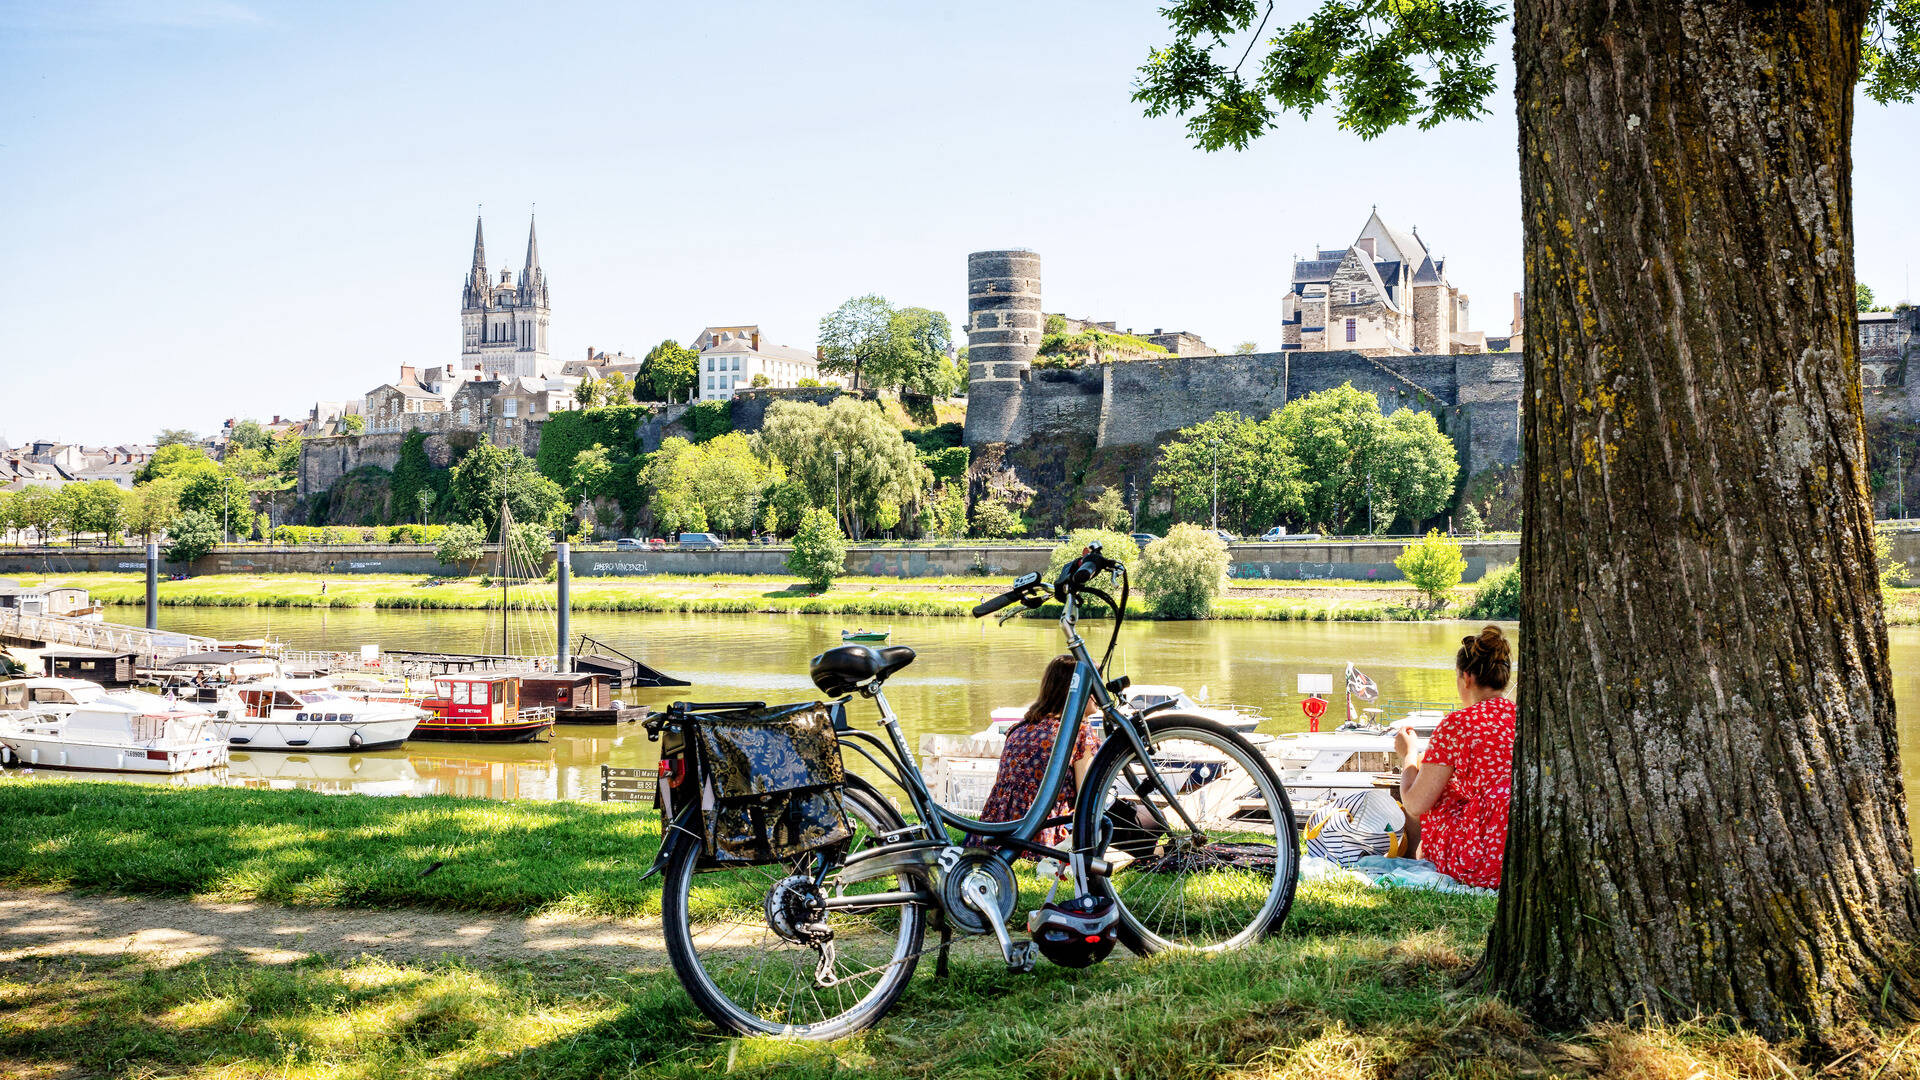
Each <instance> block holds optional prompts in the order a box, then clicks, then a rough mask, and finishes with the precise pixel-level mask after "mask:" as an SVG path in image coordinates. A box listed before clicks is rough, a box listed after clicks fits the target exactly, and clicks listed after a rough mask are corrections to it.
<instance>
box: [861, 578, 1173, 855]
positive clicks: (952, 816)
mask: <svg viewBox="0 0 1920 1080" xmlns="http://www.w3.org/2000/svg"><path fill="white" fill-rule="evenodd" d="M1078 615H1079V602H1078V599H1077V598H1076V597H1074V596H1071V595H1069V596H1068V598H1067V600H1066V610H1065V611H1063V612H1062V613H1061V616H1060V627H1061V629H1062V630H1064V631H1065V632H1066V636H1067V650H1068V652H1069V653H1071V654H1072V655H1073V657H1074V659H1075V660H1076V661H1077V663H1076V664H1075V667H1074V672H1073V681H1072V682H1071V683H1070V684H1069V685H1068V687H1067V702H1066V707H1065V709H1064V711H1063V712H1062V714H1061V723H1060V732H1059V734H1058V735H1057V736H1056V737H1055V739H1054V744H1053V752H1052V754H1051V755H1050V756H1049V757H1048V759H1047V768H1046V772H1045V774H1044V775H1043V776H1042V778H1041V781H1040V789H1039V792H1038V793H1037V794H1036V795H1035V796H1034V800H1033V805H1032V806H1029V807H1028V808H1027V812H1026V813H1025V814H1024V815H1022V816H1021V817H1020V818H1018V819H1017V820H1014V821H980V820H977V819H975V818H970V817H967V816H965V815H964V814H958V813H955V812H953V811H951V810H948V809H947V808H946V807H944V806H941V805H940V803H939V802H938V801H937V800H935V799H934V797H933V793H932V792H931V791H930V790H929V789H928V787H927V782H926V778H925V777H924V776H923V775H922V774H921V772H920V768H919V765H918V763H917V762H916V760H915V757H914V755H913V753H912V751H911V749H910V748H909V747H908V746H907V740H906V736H904V735H903V734H901V731H900V719H899V717H898V716H897V715H896V714H895V713H894V711H893V707H892V706H891V705H890V704H888V702H887V695H886V691H885V689H884V688H880V689H876V690H874V691H873V693H872V697H873V699H874V704H875V705H876V706H878V707H879V710H880V723H881V726H882V727H884V728H885V729H886V732H887V735H888V737H889V739H890V741H891V743H892V746H891V747H888V746H886V745H885V744H882V743H881V742H880V741H879V740H878V739H874V738H873V737H872V736H869V735H867V734H866V733H864V732H856V731H851V730H848V731H843V732H841V741H842V743H847V741H848V737H849V736H852V737H853V738H855V739H858V740H862V741H870V742H872V743H873V744H874V745H875V746H877V747H879V748H880V749H881V752H882V754H883V756H884V757H885V758H886V759H887V760H886V761H885V762H884V763H883V762H881V761H880V760H878V759H876V758H874V756H873V755H872V754H870V753H868V752H867V751H866V750H865V749H864V748H863V747H861V746H860V745H859V743H857V742H856V743H852V744H851V745H853V747H854V749H855V750H857V751H859V753H860V754H861V755H862V756H864V757H866V758H867V759H868V760H869V761H872V762H873V763H874V765H875V766H877V767H879V768H881V769H882V771H883V772H886V773H887V774H888V779H890V780H892V781H893V782H894V783H896V784H898V785H899V786H900V788H901V789H902V790H904V791H905V792H906V795H907V798H908V800H909V801H911V802H912V803H913V809H914V812H915V814H916V815H917V816H918V817H919V819H920V821H921V822H922V823H924V824H931V825H937V826H938V829H937V830H934V829H930V830H929V832H930V834H931V835H930V837H929V838H930V839H935V840H941V841H944V840H945V839H946V836H945V829H946V827H948V826H951V827H953V828H957V829H962V830H964V831H966V832H967V833H969V834H973V835H977V836H983V837H988V838H999V839H1006V840H1013V841H1016V842H1020V843H1031V841H1032V840H1033V838H1034V837H1035V836H1037V835H1039V833H1040V830H1041V829H1042V828H1043V827H1044V825H1045V823H1046V821H1047V820H1048V817H1049V815H1050V814H1051V812H1052V809H1053V806H1054V803H1055V801H1056V800H1057V799H1058V798H1059V795H1060V787H1061V785H1062V784H1064V783H1065V782H1066V778H1067V773H1068V770H1069V769H1071V768H1072V767H1073V757H1072V755H1073V750H1074V748H1075V747H1076V746H1077V745H1079V736H1080V725H1081V724H1083V723H1085V722H1086V712H1087V706H1088V704H1089V701H1091V702H1092V703H1094V704H1097V705H1098V706H1099V708H1100V712H1101V715H1102V717H1103V718H1104V719H1105V722H1106V730H1107V735H1108V737H1109V738H1112V737H1114V736H1115V735H1116V734H1123V735H1124V736H1125V737H1126V738H1127V739H1128V740H1129V741H1131V742H1132V743H1133V746H1134V751H1135V753H1136V754H1137V755H1138V756H1139V759H1140V760H1141V761H1148V760H1151V754H1150V753H1149V751H1148V748H1147V743H1146V731H1145V729H1144V728H1143V727H1142V726H1141V725H1140V724H1139V723H1137V722H1136V721H1135V720H1134V719H1133V717H1131V716H1129V715H1128V714H1127V713H1125V712H1123V711H1122V710H1121V709H1120V707H1119V703H1118V702H1117V701H1116V700H1115V698H1114V696H1113V693H1112V691H1110V690H1109V689H1107V685H1106V682H1105V681H1104V679H1103V678H1102V674H1101V671H1100V667H1099V665H1098V664H1096V663H1094V660H1093V656H1092V654H1091V653H1090V652H1088V650H1087V643H1086V641H1085V639H1083V638H1082V637H1081V636H1080V633H1079V631H1078V629H1077V628H1076V624H1077V622H1078ZM889 766H890V767H889ZM1146 782H1147V783H1148V784H1150V785H1152V786H1153V787H1157V788H1159V789H1160V790H1161V791H1162V792H1164V793H1165V794H1166V796H1167V802H1168V804H1169V805H1170V806H1171V807H1172V808H1173V809H1174V811H1175V812H1176V813H1177V814H1178V815H1179V816H1180V818H1181V819H1182V821H1184V822H1185V824H1186V826H1187V827H1188V828H1190V829H1197V826H1195V825H1194V823H1193V821H1192V820H1191V819H1190V818H1188V816H1187V813H1186V810H1185V809H1184V808H1183V807H1181V806H1180V804H1179V800H1178V799H1176V798H1174V797H1173V792H1171V791H1167V790H1166V785H1165V780H1164V779H1163V778H1162V777H1160V776H1159V775H1158V774H1157V773H1153V774H1152V776H1151V778H1150V779H1149V780H1148V781H1146ZM1152 812H1153V814H1154V816H1155V817H1161V814H1160V811H1159V810H1158V808H1154V809H1153V810H1152ZM1162 824H1166V822H1165V821H1164V819H1162ZM886 846H887V847H892V845H886ZM874 854H876V855H877V854H879V852H877V851H876V852H875V853H874ZM1070 854H1071V855H1072V858H1073V871H1074V875H1075V884H1076V885H1078V886H1079V887H1080V889H1081V891H1083V892H1084V891H1085V889H1086V880H1085V875H1086V873H1087V869H1088V867H1087V859H1088V856H1090V855H1092V854H1093V853H1092V852H1083V851H1073V852H1071V853H1070ZM1001 857H1002V858H1008V856H1007V855H1006V853H1005V852H1002V853H1001Z"/></svg>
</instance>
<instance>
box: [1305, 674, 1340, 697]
mask: <svg viewBox="0 0 1920 1080" xmlns="http://www.w3.org/2000/svg"><path fill="white" fill-rule="evenodd" d="M1297 678H1298V679H1299V692H1300V693H1302V694H1331V693H1333V676H1332V675H1307V674H1301V675H1299V676H1297Z"/></svg>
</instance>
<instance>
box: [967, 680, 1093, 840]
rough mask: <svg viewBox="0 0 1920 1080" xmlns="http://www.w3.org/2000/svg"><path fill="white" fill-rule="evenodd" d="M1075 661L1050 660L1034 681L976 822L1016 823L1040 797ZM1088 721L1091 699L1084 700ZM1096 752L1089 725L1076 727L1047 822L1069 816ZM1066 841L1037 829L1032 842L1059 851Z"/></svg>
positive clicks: (1063, 835) (1058, 832) (1056, 830)
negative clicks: (1034, 692)
mask: <svg viewBox="0 0 1920 1080" xmlns="http://www.w3.org/2000/svg"><path fill="white" fill-rule="evenodd" d="M1074 666H1075V661H1074V658H1073V657H1072V656H1066V655H1063V656H1056V657H1054V658H1053V661H1052V662H1051V663H1049V664H1048V665H1047V670H1046V673H1045V674H1044V675H1042V676H1041V677H1040V695H1039V696H1038V697H1036V698H1035V699H1034V701H1033V704H1032V705H1029V706H1027V717H1026V719H1024V720H1022V721H1020V722H1019V723H1018V724H1015V725H1014V726H1013V730H1011V731H1009V732H1007V744H1006V748H1005V749H1004V750H1002V751H1001V753H1000V771H999V772H998V773H997V774H995V776H994V778H993V790H992V791H991V792H989V793H988V795H987V805H986V806H985V808H983V809H982V810H981V811H980V820H981V821H1018V820H1019V819H1020V818H1021V817H1023V816H1024V815H1025V814H1026V812H1027V809H1028V808H1029V807H1031V806H1032V805H1033V800H1034V798H1035V796H1037V795H1039V794H1040V781H1041V780H1044V779H1045V778H1046V775H1047V760H1048V759H1049V758H1051V757H1052V756H1053V744H1054V741H1055V740H1056V739H1058V738H1059V736H1060V713H1061V710H1063V709H1065V708H1066V706H1067V690H1068V688H1069V687H1071V686H1072V685H1073V669H1074ZM1087 702H1088V709H1087V712H1088V714H1089V716H1091V714H1092V713H1093V707H1092V704H1093V699H1092V697H1091V696H1089V697H1088V699H1087ZM1098 749H1100V736H1098V735H1096V734H1094V733H1093V728H1092V724H1091V723H1082V724H1081V725H1080V735H1079V738H1078V740H1077V742H1076V745H1075V746H1074V750H1073V768H1072V769H1071V770H1070V771H1069V772H1068V773H1067V776H1066V780H1065V782H1063V783H1062V784H1061V785H1060V794H1059V797H1058V798H1057V799H1056V800H1055V802H1054V804H1053V809H1052V810H1051V811H1049V812H1048V814H1047V816H1048V817H1061V816H1064V815H1066V814H1069V813H1071V812H1072V811H1073V797H1074V793H1075V792H1077V791H1079V790H1080V785H1081V783H1083V782H1084V781H1085V780H1086V778H1087V766H1089V765H1091V764H1093V753H1094V751H1096V750H1098ZM1066 841H1067V827H1066V826H1064V825H1056V826H1054V827H1053V828H1050V829H1042V830H1041V831H1040V835H1038V836H1036V837H1034V838H1033V842H1034V843H1036V844H1042V845H1045V846H1047V847H1055V848H1057V847H1060V846H1062V845H1064V844H1065V843H1066Z"/></svg>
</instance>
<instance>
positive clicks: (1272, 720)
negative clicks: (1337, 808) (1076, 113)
mask: <svg viewBox="0 0 1920 1080" xmlns="http://www.w3.org/2000/svg"><path fill="white" fill-rule="evenodd" d="M128 610H131V609H128ZM876 624H884V625H888V626H891V628H892V630H893V635H892V639H891V644H896V645H911V646H913V648H914V649H915V650H917V651H918V653H919V656H918V658H917V659H916V660H915V661H914V663H913V665H912V666H911V667H909V668H907V669H906V670H905V671H903V672H901V673H900V674H899V675H896V676H895V677H894V678H893V679H891V680H889V681H888V683H887V696H888V699H889V700H890V701H892V702H893V706H894V708H895V710H896V711H897V712H899V714H900V716H901V719H902V723H903V727H904V728H905V730H906V734H907V737H908V740H909V741H910V743H911V744H912V745H914V746H915V747H916V748H917V747H918V745H919V738H920V736H921V735H922V734H926V733H939V734H956V735H957V734H966V733H968V732H972V731H977V730H979V729H981V728H983V727H985V726H986V724H987V718H988V714H989V713H991V712H992V711H993V710H994V709H996V708H999V707H1001V706H1007V705H1020V704H1024V703H1025V702H1027V701H1028V700H1030V699H1031V697H1032V695H1033V692H1034V688H1035V684H1036V683H1037V681H1038V677H1039V673H1040V670H1041V668H1042V667H1044V666H1045V664H1046V662H1047V660H1048V658H1049V657H1051V656H1053V655H1054V654H1055V653H1057V652H1059V651H1061V636H1060V630H1059V626H1058V624H1057V623H1054V622H1049V621H1042V620H1037V619H1015V620H1013V621H1012V622H1009V623H1007V624H1005V625H996V624H995V623H994V621H993V620H991V619H987V620H974V619H956V618H898V619H891V620H876ZM853 625H855V624H854V623H851V622H849V621H847V619H845V618H839V617H831V616H814V615H652V614H620V613H598V612H582V613H579V614H577V615H576V616H575V617H574V629H575V630H576V631H582V632H585V633H586V634H588V635H590V636H592V637H595V638H597V639H599V640H601V641H604V642H606V643H607V644H608V645H611V646H613V647H615V648H617V649H620V650H622V651H624V652H626V653H628V654H629V655H632V656H634V657H637V658H639V659H641V660H644V661H645V662H647V663H648V664H651V665H652V666H654V667H656V668H659V669H660V670H662V671H665V672H668V673H670V674H673V675H677V676H679V677H680V678H683V679H686V680H688V681H689V682H691V683H692V684H693V685H692V686H689V687H675V688H671V689H665V690H636V691H628V692H627V693H626V694H625V695H624V696H625V697H626V698H627V699H628V700H631V701H636V702H644V703H646V704H649V705H652V706H654V707H655V708H664V707H665V706H666V704H667V703H668V702H670V701H673V700H676V699H678V700H691V701H741V700H758V701H770V702H779V701H800V700H806V699H808V698H812V697H817V696H818V694H817V692H816V691H815V690H814V689H813V686H812V684H811V683H810V682H809V681H808V679H807V661H808V659H809V658H811V657H812V656H813V655H814V654H816V653H819V652H820V651H822V650H824V649H828V648H831V647H833V646H835V645H838V644H840V631H841V629H842V628H843V627H851V626H853ZM491 626H492V630H491V631H490V630H489V620H488V616H487V614H486V613H484V612H474V611H400V610H370V609H320V610H310V609H309V610H292V611H288V610H274V609H245V608H166V609H163V614H162V616H161V628H162V629H166V630H177V631H183V632H186V633H193V634H205V635H208V636H212V637H218V638H223V639H237V638H251V637H270V638H275V639H278V640H281V641H285V642H287V643H288V644H289V645H290V646H292V647H294V648H301V649H329V650H337V651H343V652H346V651H357V650H358V649H359V647H360V646H361V645H362V644H366V643H375V644H378V645H380V646H381V647H382V648H386V649H420V650H432V651H449V652H460V651H472V652H487V651H492V650H493V649H495V648H497V647H498V642H497V641H490V638H492V637H493V636H497V634H498V633H499V630H498V627H499V621H498V616H497V615H496V616H494V618H493V621H492V623H491ZM1110 626H1111V624H1110V623H1106V622H1088V623H1086V624H1084V625H1083V627H1082V630H1083V632H1085V633H1086V634H1087V636H1088V641H1089V644H1090V645H1092V646H1094V647H1095V649H1096V656H1097V654H1098V649H1099V648H1102V647H1104V645H1105V641H1106V634H1107V632H1108V629H1109V627H1110ZM1474 629H1476V627H1474V626H1473V625H1471V624H1467V623H1458V622H1440V623H1306V622H1295V623H1285V622H1228V621H1222V622H1144V621H1143V622H1134V623H1129V624H1127V626H1126V627H1125V629H1124V630H1123V631H1122V637H1121V641H1120V644H1119V647H1118V649H1117V650H1116V651H1115V653H1114V663H1113V664H1112V665H1111V669H1110V673H1116V674H1117V673H1125V674H1127V675H1129V676H1131V677H1132V678H1133V680H1134V682H1136V683H1171V684H1174V685H1177V686H1180V687H1183V688H1185V689H1186V690H1187V691H1188V692H1189V693H1192V694H1194V695H1196V696H1199V695H1203V694H1204V696H1205V700H1208V701H1210V702H1213V703H1234V704H1239V705H1249V706H1254V707H1257V708H1259V709H1261V710H1262V711H1264V712H1265V713H1266V715H1267V716H1268V718H1269V720H1268V722H1267V723H1266V724H1264V725H1262V727H1261V730H1263V731H1271V732H1282V731H1299V730H1303V729H1304V728H1305V726H1306V720H1305V717H1304V716H1303V715H1302V714H1301V712H1300V704H1299V702H1300V696H1299V694H1297V693H1296V692H1295V686H1296V679H1295V676H1296V675H1299V674H1301V673H1326V674H1331V675H1333V676H1334V679H1335V685H1336V686H1337V685H1338V684H1339V676H1340V672H1341V671H1342V670H1343V668H1344V667H1345V665H1346V664H1347V663H1348V662H1351V663H1353V664H1354V665H1356V666H1357V667H1359V668H1360V669H1361V670H1362V671H1364V672H1366V673H1367V674H1368V675H1370V676H1372V677H1373V679H1374V680H1375V681H1376V682H1377V683H1378V684H1379V685H1380V691H1381V696H1382V697H1383V698H1397V699H1415V700H1431V701H1444V700H1447V699H1448V698H1450V697H1451V696H1452V694H1453V652H1454V649H1455V647H1457V646H1458V645H1459V642H1460V637H1461V635H1462V634H1464V633H1467V632H1470V631H1472V630H1474ZM1511 629H1512V628H1511V627H1509V632H1511ZM1891 638H1892V646H1893V668H1894V694H1895V697H1896V699H1897V701H1898V703H1899V706H1900V713H1901V716H1902V723H1901V738H1900V743H1901V757H1902V761H1903V762H1904V764H1905V767H1906V781H1907V789H1908V791H1910V792H1911V791H1914V790H1916V789H1920V628H1907V627H1898V628H1895V629H1894V630H1893V631H1892V632H1891ZM850 709H851V710H852V711H851V717H852V719H853V721H854V722H855V724H856V725H858V726H862V727H871V726H872V724H871V721H872V719H873V717H874V716H875V715H876V714H875V712H874V710H873V708H872V705H871V703H869V702H864V701H859V700H856V701H855V702H854V703H853V704H852V705H851V706H850ZM1339 709H1340V702H1339V697H1338V695H1336V696H1335V700H1334V704H1333V708H1332V709H1331V710H1330V714H1331V713H1337V712H1338V711H1339ZM1329 719H1331V720H1332V721H1333V722H1335V723H1337V722H1338V718H1337V717H1335V716H1331V715H1330V717H1329ZM655 760H657V758H656V754H655V747H654V744H652V743H650V742H648V741H647V737H646V733H645V732H644V731H643V730H642V729H641V727H640V725H638V724H625V725H621V726H620V727H619V728H617V729H616V728H614V727H611V726H598V727H590V726H561V727H557V728H555V730H554V735H553V737H552V739H551V740H550V741H543V742H536V743H524V744H518V745H511V746H467V745H460V744H449V743H412V744H409V745H408V746H407V747H405V748H403V749H400V750H392V751H385V752H380V753H372V754H351V755H339V754H310V755H307V754H267V753H253V754H248V753H244V752H241V751H237V750H236V751H235V752H234V754H233V762H234V763H233V765H232V766H231V768H230V769H229V770H228V773H227V775H225V776H216V775H212V774H198V775H192V774H190V775H189V776H187V777H184V778H175V780H174V782H179V783H221V782H224V783H235V784H243V785H246V786H273V787H283V786H284V787H292V786H300V787H311V788H317V789H320V790H326V791H341V792H344V791H358V792H364V793H370V794H418V793H441V794H451V795H470V796H479V797H484V798H495V799H597V798H598V797H599V789H600V771H599V770H600V766H601V765H603V764H611V765H617V766H633V767H641V766H650V765H651V764H652V763H653V762H654V761H655ZM24 772H27V770H17V771H16V770H10V773H11V774H12V775H21V774H22V773H24ZM42 774H43V775H44V774H45V771H44V770H42ZM69 775H70V774H69Z"/></svg>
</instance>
